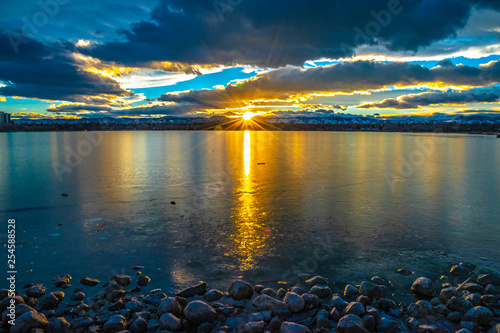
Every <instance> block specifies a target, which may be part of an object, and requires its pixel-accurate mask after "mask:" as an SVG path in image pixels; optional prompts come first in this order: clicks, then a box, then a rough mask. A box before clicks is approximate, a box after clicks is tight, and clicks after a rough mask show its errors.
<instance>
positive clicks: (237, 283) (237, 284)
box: [229, 280, 253, 300]
mask: <svg viewBox="0 0 500 333" xmlns="http://www.w3.org/2000/svg"><path fill="white" fill-rule="evenodd" d="M252 295H253V288H252V285H251V284H250V283H248V282H246V281H243V280H234V281H233V283H231V286H230V287H229V296H231V297H232V298H234V299H236V300H241V299H248V298H251V297H252Z"/></svg>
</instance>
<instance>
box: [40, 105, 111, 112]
mask: <svg viewBox="0 0 500 333" xmlns="http://www.w3.org/2000/svg"><path fill="white" fill-rule="evenodd" d="M47 111H49V112H54V113H59V112H64V113H73V112H109V111H113V109H112V108H111V107H109V106H100V105H88V104H60V105H57V106H51V107H49V108H48V109H47Z"/></svg>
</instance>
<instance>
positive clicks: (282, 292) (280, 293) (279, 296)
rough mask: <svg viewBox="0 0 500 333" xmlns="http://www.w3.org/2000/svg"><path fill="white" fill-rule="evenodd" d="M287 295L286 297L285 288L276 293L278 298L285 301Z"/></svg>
mask: <svg viewBox="0 0 500 333" xmlns="http://www.w3.org/2000/svg"><path fill="white" fill-rule="evenodd" d="M285 295H286V290H285V289H283V288H280V289H278V291H277V292H276V297H277V298H280V299H283V297H285Z"/></svg>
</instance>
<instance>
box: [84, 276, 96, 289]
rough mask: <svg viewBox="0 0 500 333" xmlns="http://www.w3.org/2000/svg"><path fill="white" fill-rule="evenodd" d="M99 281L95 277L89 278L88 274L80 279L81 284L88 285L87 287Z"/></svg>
mask: <svg viewBox="0 0 500 333" xmlns="http://www.w3.org/2000/svg"><path fill="white" fill-rule="evenodd" d="M99 282H101V281H99V280H96V279H91V278H89V277H88V276H84V277H82V279H81V280H80V283H81V284H83V285H84V286H89V287H95V286H97V285H98V284H99Z"/></svg>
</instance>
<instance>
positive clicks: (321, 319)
mask: <svg viewBox="0 0 500 333" xmlns="http://www.w3.org/2000/svg"><path fill="white" fill-rule="evenodd" d="M314 325H315V326H316V327H318V328H331V327H332V324H331V323H330V320H328V318H326V317H325V316H323V315H318V316H316V318H315V319H314Z"/></svg>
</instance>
